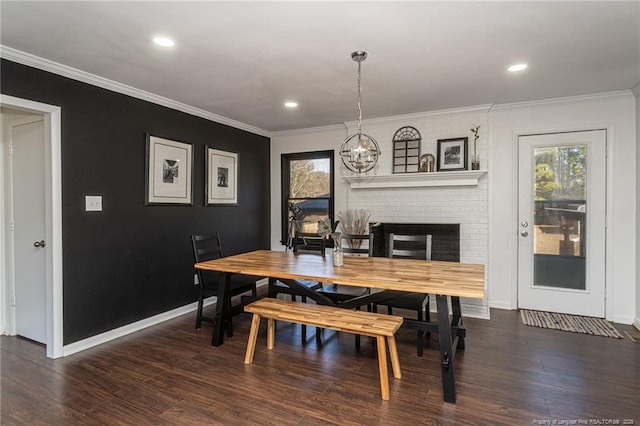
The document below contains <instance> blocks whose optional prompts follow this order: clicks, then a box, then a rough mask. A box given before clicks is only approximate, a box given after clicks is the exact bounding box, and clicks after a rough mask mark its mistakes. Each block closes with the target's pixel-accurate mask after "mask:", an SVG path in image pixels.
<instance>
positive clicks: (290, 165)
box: [281, 150, 334, 244]
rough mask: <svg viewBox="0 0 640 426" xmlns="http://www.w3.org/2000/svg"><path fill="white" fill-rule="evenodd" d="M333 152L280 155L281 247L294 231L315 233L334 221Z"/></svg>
mask: <svg viewBox="0 0 640 426" xmlns="http://www.w3.org/2000/svg"><path fill="white" fill-rule="evenodd" d="M333 182H334V179H333V151H332V150H331V151H316V152H302V153H295V154H283V155H282V240H281V241H282V244H287V243H288V241H289V236H290V235H293V233H295V231H301V232H311V233H315V232H317V230H318V221H321V220H329V221H333V219H334V215H333V206H334V200H333V193H334V189H333V188H334V185H333Z"/></svg>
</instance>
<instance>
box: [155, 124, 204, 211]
mask: <svg viewBox="0 0 640 426" xmlns="http://www.w3.org/2000/svg"><path fill="white" fill-rule="evenodd" d="M145 169H146V173H145V192H146V197H145V205H147V206H151V205H187V206H192V205H193V145H192V144H190V143H185V142H178V141H174V140H171V139H165V138H161V137H158V136H153V135H150V134H149V133H147V134H146V156H145Z"/></svg>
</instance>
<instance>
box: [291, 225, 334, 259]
mask: <svg viewBox="0 0 640 426" xmlns="http://www.w3.org/2000/svg"><path fill="white" fill-rule="evenodd" d="M326 243H327V240H325V239H324V238H322V237H321V236H320V235H318V234H314V233H311V232H300V231H296V233H295V236H294V238H293V252H294V253H314V254H319V255H321V256H322V257H324V255H325V247H326Z"/></svg>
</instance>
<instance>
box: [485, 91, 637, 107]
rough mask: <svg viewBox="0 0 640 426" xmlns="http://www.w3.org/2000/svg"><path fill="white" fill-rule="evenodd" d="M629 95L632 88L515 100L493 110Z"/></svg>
mask: <svg viewBox="0 0 640 426" xmlns="http://www.w3.org/2000/svg"><path fill="white" fill-rule="evenodd" d="M629 95H633V93H632V92H631V89H627V90H615V91H611V92H602V93H592V94H588V95H577V96H565V97H562V98H550V99H541V100H537V101H524V102H513V103H509V104H499V105H494V106H493V107H492V108H491V111H492V112H493V111H502V110H510V109H518V108H528V107H532V106H541V105H551V104H562V103H572V102H582V101H594V100H604V99H615V98H624V97H628V96H629Z"/></svg>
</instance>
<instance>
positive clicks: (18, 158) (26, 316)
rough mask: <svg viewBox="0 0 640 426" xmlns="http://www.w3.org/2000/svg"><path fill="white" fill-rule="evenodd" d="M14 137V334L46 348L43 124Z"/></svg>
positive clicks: (15, 131) (14, 128) (17, 130)
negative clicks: (43, 344) (44, 344)
mask: <svg viewBox="0 0 640 426" xmlns="http://www.w3.org/2000/svg"><path fill="white" fill-rule="evenodd" d="M23 121H24V120H23ZM27 121H28V120H27ZM10 132H11V145H12V155H11V164H12V165H11V170H12V176H11V186H12V191H11V192H12V200H13V202H12V205H13V215H12V222H13V254H14V257H13V259H14V285H15V287H14V288H15V293H14V297H15V299H14V309H15V331H16V334H17V335H20V336H23V337H26V338H29V339H31V340H35V341H37V342H40V343H46V332H47V328H46V314H47V305H46V252H45V250H46V241H45V218H46V212H45V175H44V121H43V119H42V118H41V117H40V118H39V119H38V120H37V121H32V122H29V123H26V124H24V123H19V124H11V125H10Z"/></svg>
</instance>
